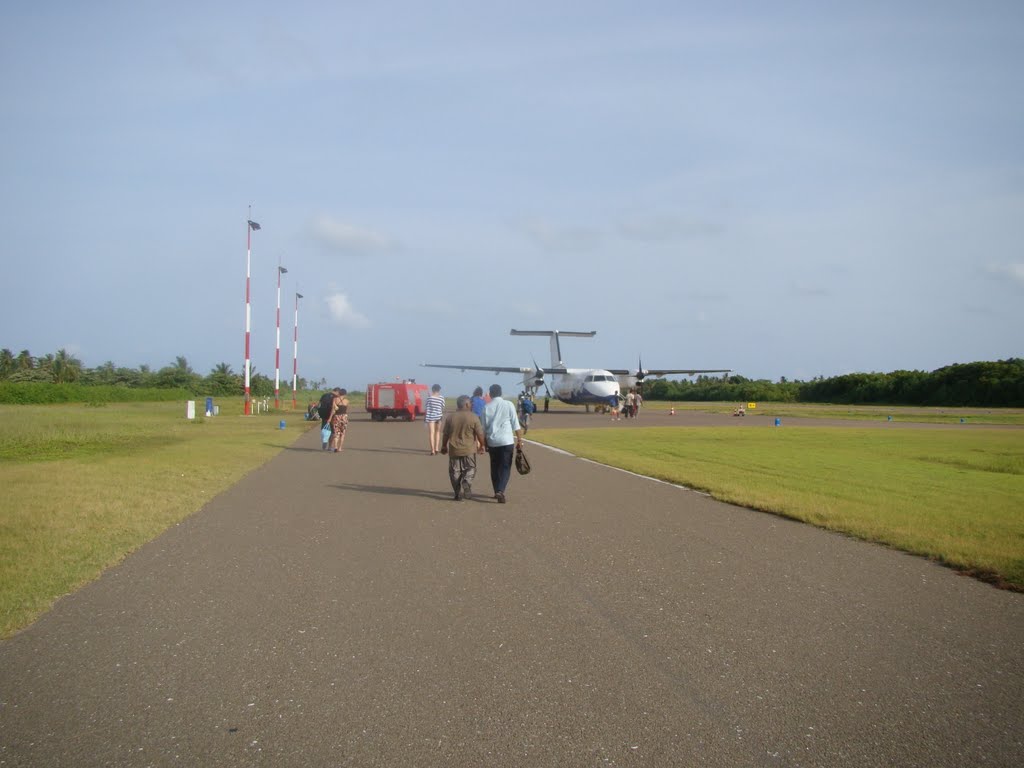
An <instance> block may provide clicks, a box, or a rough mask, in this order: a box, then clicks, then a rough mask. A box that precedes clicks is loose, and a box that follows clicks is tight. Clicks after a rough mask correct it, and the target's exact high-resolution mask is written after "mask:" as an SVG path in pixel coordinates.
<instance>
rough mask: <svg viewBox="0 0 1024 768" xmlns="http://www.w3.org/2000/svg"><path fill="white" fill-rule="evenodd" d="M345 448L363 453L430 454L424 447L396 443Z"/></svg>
mask: <svg viewBox="0 0 1024 768" xmlns="http://www.w3.org/2000/svg"><path fill="white" fill-rule="evenodd" d="M345 450H346V451H362V452H363V453H419V454H422V455H424V456H429V455H430V453H429V452H428V451H427V449H426V448H402V447H400V446H397V445H395V446H392V447H390V448H346V449H345Z"/></svg>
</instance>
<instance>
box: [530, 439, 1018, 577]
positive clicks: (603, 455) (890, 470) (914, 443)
mask: <svg viewBox="0 0 1024 768" xmlns="http://www.w3.org/2000/svg"><path fill="white" fill-rule="evenodd" d="M796 424H797V422H795V421H790V422H788V426H787V428H786V429H778V430H775V429H730V428H726V429H720V428H711V427H692V428H674V427H664V428H659V427H652V428H644V429H632V430H629V431H628V432H626V431H620V430H615V431H612V430H595V429H577V430H547V429H545V430H536V431H531V433H530V437H531V438H533V439H535V440H537V441H539V442H543V443H545V444H548V445H553V446H557V447H559V448H562V449H565V450H568V451H571V452H572V453H575V454H577V455H580V456H585V457H587V458H590V459H593V460H595V461H599V462H601V463H604V464H610V465H613V466H617V467H622V468H623V469H628V470H631V471H634V472H638V473H640V474H644V475H649V476H652V477H657V478H659V479H662V480H667V481H669V482H673V483H677V484H680V485H685V486H688V487H691V488H696V489H699V490H702V491H706V492H708V493H710V494H711V495H712V496H714V497H715V498H717V499H720V500H722V501H726V502H730V503H734V504H739V505H742V506H745V507H750V508H752V509H759V510H763V511H766V512H772V513H775V514H779V515H784V516H786V517H791V518H794V519H797V520H802V521H805V522H808V523H813V524H814V525H817V526H821V527H824V528H828V529H831V530H835V531H841V532H843V533H848V534H850V535H853V536H856V537H859V538H863V539H866V540H869V541H874V542H880V543H884V544H888V545H890V546H893V547H896V548H898V549H902V550H905V551H907V552H913V553H915V554H919V555H924V556H926V557H930V558H934V559H935V560H938V561H940V562H942V563H945V564H947V565H950V566H952V567H955V568H957V569H960V570H963V571H967V572H969V573H971V574H973V575H975V576H978V577H979V578H983V579H985V580H988V581H992V582H994V583H997V584H1000V585H1001V586H1006V587H1010V588H1014V589H1024V431H1022V430H971V431H961V430H956V429H949V430H944V429H927V430H924V429H922V430H914V429H901V430H892V431H889V430H880V429H858V428H856V427H853V426H851V427H843V428H829V427H803V428H802V427H800V426H794V425H796Z"/></svg>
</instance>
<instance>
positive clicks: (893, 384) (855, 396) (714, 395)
mask: <svg viewBox="0 0 1024 768" xmlns="http://www.w3.org/2000/svg"><path fill="white" fill-rule="evenodd" d="M643 391H644V398H645V399H648V400H680V401H682V400H685V401H698V402H700V401H705V402H711V401H717V402H721V401H727V402H728V401H735V402H740V403H744V402H757V401H762V402H784V403H833V404H842V405H921V406H941V407H966V406H970V407H979V408H999V407H1009V408H1022V407H1024V359H1022V358H1019V357H1017V358H1010V359H1008V360H998V361H996V362H977V363H957V364H955V365H948V366H946V367H944V368H939V369H938V370H935V371H932V372H930V373H928V372H925V371H893V372H891V373H848V374H845V375H843V376H833V377H831V378H824V377H818V378H815V379H813V380H812V381H806V382H805V381H787V380H786V379H785V378H782V379H780V380H779V381H778V382H771V381H768V380H766V379H757V380H752V379H746V378H744V377H743V376H726V377H724V378H721V377H712V376H700V377H698V378H697V379H695V380H693V381H690V380H683V381H667V380H653V381H651V380H648V381H645V382H644V385H643Z"/></svg>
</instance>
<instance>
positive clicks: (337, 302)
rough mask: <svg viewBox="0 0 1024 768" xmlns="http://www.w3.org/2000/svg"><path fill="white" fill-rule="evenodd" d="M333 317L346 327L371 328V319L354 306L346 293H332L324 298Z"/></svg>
mask: <svg viewBox="0 0 1024 768" xmlns="http://www.w3.org/2000/svg"><path fill="white" fill-rule="evenodd" d="M324 303H325V304H326V305H327V312H328V313H329V314H330V316H331V319H332V320H333V321H334V322H336V323H337V324H338V325H340V326H343V327H345V328H369V327H370V320H369V319H368V318H367V317H366V315H364V314H363V313H362V312H359V311H358V310H357V309H356V308H355V307H353V306H352V302H350V301H349V300H348V296H346V295H345V294H344V293H332V294H330V295H328V296H327V298H325V299H324Z"/></svg>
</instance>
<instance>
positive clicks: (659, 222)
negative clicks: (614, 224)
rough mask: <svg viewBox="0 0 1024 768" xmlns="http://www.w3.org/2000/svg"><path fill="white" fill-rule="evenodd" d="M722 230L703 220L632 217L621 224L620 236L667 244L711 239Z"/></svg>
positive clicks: (659, 216) (670, 217) (672, 216)
mask: <svg viewBox="0 0 1024 768" xmlns="http://www.w3.org/2000/svg"><path fill="white" fill-rule="evenodd" d="M720 231H721V230H720V229H719V228H718V227H716V226H714V225H713V224H711V222H709V221H705V220H703V219H699V218H694V217H687V216H677V215H671V214H669V215H645V216H630V217H629V218H627V219H625V220H624V221H622V222H620V223H619V234H620V235H622V237H624V238H626V239H628V240H642V241H646V242H665V241H672V240H690V239H693V238H698V237H710V236H712V235H716V234H718V233H719V232H720Z"/></svg>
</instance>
